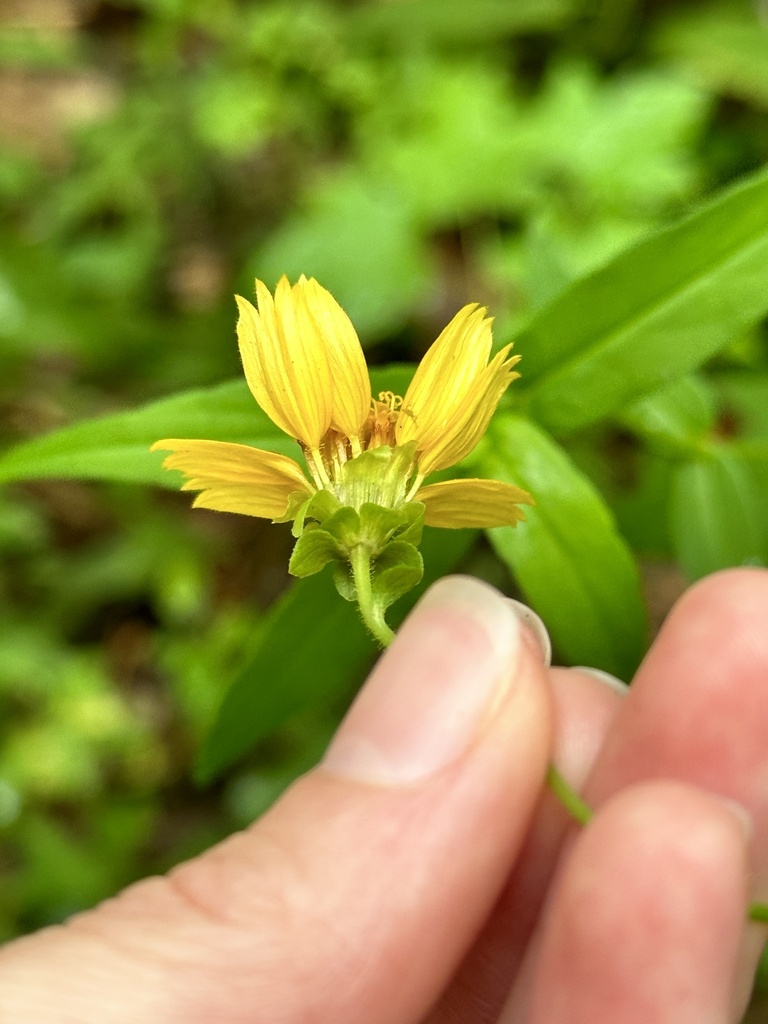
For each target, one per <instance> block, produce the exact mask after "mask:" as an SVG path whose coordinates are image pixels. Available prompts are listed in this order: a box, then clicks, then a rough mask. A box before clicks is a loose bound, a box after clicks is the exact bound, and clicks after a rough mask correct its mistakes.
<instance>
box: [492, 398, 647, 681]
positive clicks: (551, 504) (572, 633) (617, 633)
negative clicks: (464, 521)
mask: <svg viewBox="0 0 768 1024" xmlns="http://www.w3.org/2000/svg"><path fill="white" fill-rule="evenodd" d="M477 462H478V466H479V469H480V471H481V472H482V474H483V476H489V477H494V478H495V479H497V480H506V481H507V482H509V483H514V484H518V485H519V486H521V487H524V488H525V489H526V490H528V491H530V492H531V494H533V496H534V498H535V499H536V502H537V504H536V507H535V508H532V509H526V520H527V521H526V522H525V523H521V524H520V525H519V526H518V527H517V528H516V529H514V530H511V529H508V528H503V527H502V528H500V529H495V530H490V531H489V536H490V539H491V543H492V544H493V546H494V548H495V550H496V551H497V553H498V554H499V556H500V557H501V558H502V559H503V560H504V561H505V562H506V564H507V565H508V566H509V568H510V569H511V570H512V572H513V573H514V575H515V577H516V579H517V581H518V582H519V584H520V586H521V587H522V589H523V591H524V592H525V594H526V597H527V599H528V600H529V601H530V602H531V604H532V605H533V607H534V608H535V609H536V610H537V611H538V612H539V614H540V615H541V616H542V617H543V619H544V621H545V622H546V624H547V627H548V628H549V630H550V632H551V634H552V638H553V640H554V643H555V646H556V648H557V649H558V650H559V651H560V653H561V654H562V655H563V656H564V657H565V658H566V659H567V660H568V661H570V662H571V663H573V664H582V665H595V666H598V667H600V668H603V669H605V670H606V671H608V672H613V673H614V674H616V675H618V676H620V677H623V678H629V677H630V676H631V674H632V672H633V671H634V669H635V668H636V667H637V664H638V662H639V660H640V658H641V656H642V653H643V649H644V644H645V638H646V628H647V627H646V617H645V610H644V608H643V603H642V600H641V597H640V587H639V579H638V574H637V569H636V567H635V564H634V561H633V559H632V555H631V554H630V551H629V548H628V547H627V545H626V544H625V542H624V541H623V540H622V538H621V537H620V536H619V534H618V532H617V530H616V526H615V523H614V520H613V517H612V515H611V513H610V511H609V510H608V508H607V507H606V505H605V503H604V502H603V500H602V499H601V497H600V496H599V494H598V493H597V491H595V489H594V487H593V486H592V484H591V483H590V482H589V481H588V480H587V478H586V477H585V476H583V475H582V473H581V472H579V470H578V469H576V467H575V466H574V465H573V463H572V462H571V461H570V459H569V458H568V456H567V455H566V453H565V452H564V451H563V450H562V449H561V448H560V447H559V446H558V445H557V444H556V443H555V442H554V441H553V440H552V439H551V438H550V437H548V436H547V434H545V433H543V432H542V431H541V430H540V429H539V428H538V427H536V426H535V424H533V423H532V422H530V421H529V420H526V419H524V418H522V417H518V416H508V417H503V418H498V419H497V421H496V423H495V424H494V425H493V427H492V429H491V431H490V432H489V435H488V439H487V441H486V443H485V444H484V446H483V448H482V450H481V451H480V453H479V456H478V460H477Z"/></svg>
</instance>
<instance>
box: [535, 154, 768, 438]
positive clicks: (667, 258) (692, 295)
mask: <svg viewBox="0 0 768 1024" xmlns="http://www.w3.org/2000/svg"><path fill="white" fill-rule="evenodd" d="M767 264H768V173H766V172H761V173H760V174H757V175H755V176H753V177H752V178H750V179H748V180H747V181H745V182H743V183H742V184H740V185H738V186H737V187H736V188H733V189H730V190H728V191H727V192H725V193H724V194H723V195H721V196H718V198H716V199H715V200H714V201H712V202H711V203H708V204H707V205H705V206H704V207H702V208H701V209H700V210H698V211H697V212H696V213H694V214H693V215H691V216H690V217H687V218H686V219H685V220H683V221H681V222H680V223H678V224H676V225H674V226H673V227H671V228H668V229H667V230H665V231H661V232H659V233H658V234H655V235H653V236H652V237H651V238H648V239H647V240H645V241H643V242H641V243H640V244H638V245H636V246H634V247H633V248H631V249H630V250H628V251H627V252H625V253H622V254H621V255H620V256H618V257H617V258H616V259H614V260H613V261H612V262H611V263H609V264H608V265H607V266H605V267H603V268H602V269H601V270H598V271H596V272H595V273H593V274H590V275H589V276H587V277H585V278H582V279H580V280H579V281H576V282H575V283H574V284H573V285H571V286H570V287H569V288H567V289H566V291H565V292H563V293H562V295H560V296H559V297H558V298H557V299H555V300H554V301H553V302H552V303H550V305H548V306H547V307H546V308H544V309H543V310H541V311H540V312H539V313H538V314H537V315H536V316H535V317H534V318H533V320H532V321H531V322H530V324H529V325H528V327H527V328H526V329H525V330H523V331H522V332H521V333H520V334H519V335H518V337H517V339H516V343H517V350H518V351H519V352H520V353H521V354H523V355H524V356H525V378H524V379H525V383H526V385H527V389H528V395H527V397H528V403H529V411H530V412H531V414H532V415H533V416H534V417H535V418H537V419H538V420H540V421H541V422H542V423H543V424H544V425H546V426H548V427H549V428H551V429H553V430H556V431H563V432H564V431H568V430H574V429H576V428H578V427H581V426H584V425H586V424H588V423H592V422H594V421H596V420H599V419H601V418H603V417H605V416H608V415H610V414H612V413H616V412H618V411H619V410H621V409H622V407H624V406H625V405H626V404H627V403H628V402H631V401H632V400H634V399H637V398H640V397H641V396H643V395H645V394H647V393H648V392H649V391H652V390H654V388H658V387H660V386H662V385H664V384H665V383H669V382H671V381H673V380H674V379H675V378H676V377H679V376H681V375H682V374H684V373H686V372H688V371H689V370H692V369H694V368H695V367H697V366H699V365H700V364H701V363H702V362H704V361H705V360H706V359H708V358H709V357H710V356H712V355H713V354H714V353H715V352H717V351H718V349H720V348H722V347H723V346H724V345H725V344H727V343H728V342H729V341H730V340H731V339H732V338H733V337H734V336H735V335H736V334H737V333H738V332H739V331H740V330H743V329H744V328H745V327H747V326H748V325H750V324H752V323H754V322H755V321H756V320H758V319H759V318H760V317H761V316H762V315H764V313H765V312H766V310H767V309H768V288H767V287H766V272H765V268H766V265H767Z"/></svg>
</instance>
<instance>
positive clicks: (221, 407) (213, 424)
mask: <svg viewBox="0 0 768 1024" xmlns="http://www.w3.org/2000/svg"><path fill="white" fill-rule="evenodd" d="M163 437H202V438H212V439H214V440H217V441H239V442H242V443H247V444H253V445H256V446H258V447H268V448H274V449H276V450H277V449H281V450H284V451H286V453H287V454H289V453H290V451H291V449H292V450H293V451H294V452H295V450H296V446H295V445H293V444H292V443H291V442H290V441H289V440H288V439H287V438H286V437H285V435H284V434H282V433H281V432H280V431H279V430H278V429H277V427H276V426H275V425H274V424H273V423H272V421H271V420H270V419H269V418H268V417H267V416H266V414H265V413H263V412H262V411H261V409H259V407H258V406H257V405H256V403H255V402H254V400H253V398H252V397H251V394H250V392H249V391H248V388H247V386H246V384H245V381H241V380H235V381H231V382H228V383H226V384H220V385H218V386H216V387H213V388H200V389H196V390H194V391H187V392H184V393H183V394H181V395H174V396H172V397H171V398H164V399H161V400H160V401H159V402H152V403H151V404H150V405H147V406H144V407H143V408H141V409H133V410H130V411H128V412H121V413H115V414H114V415H112V416H104V417H101V418H99V419H94V420H87V421H85V422H84V423H75V424H73V425H72V426H70V427H64V428H63V429H61V430H57V431H55V432H54V433H52V434H46V435H44V436H43V437H36V438H33V439H32V440H31V441H25V442H24V443H22V444H20V445H17V446H16V447H15V448H12V449H11V450H10V451H8V452H5V453H4V454H3V455H2V456H0V482H7V481H11V480H28V479H34V478H38V477H79V478H82V479H85V480H130V481H134V482H137V483H153V484H162V485H165V486H166V487H178V485H179V482H180V479H181V477H180V476H179V475H178V474H177V473H169V472H167V471H166V470H163V469H162V468H161V464H162V461H163V458H164V457H165V456H164V455H163V453H161V452H150V451H149V446H150V445H151V444H152V443H153V442H154V441H158V440H160V439H161V438H163ZM285 442H288V445H289V447H288V448H285Z"/></svg>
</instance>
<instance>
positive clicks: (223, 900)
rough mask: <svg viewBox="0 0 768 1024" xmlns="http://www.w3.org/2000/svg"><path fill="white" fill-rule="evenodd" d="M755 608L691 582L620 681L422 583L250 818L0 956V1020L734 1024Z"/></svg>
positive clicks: (755, 589) (766, 860) (761, 634)
mask: <svg viewBox="0 0 768 1024" xmlns="http://www.w3.org/2000/svg"><path fill="white" fill-rule="evenodd" d="M767 618H768V572H764V571H761V570H749V569H744V570H733V571H729V572H726V573H722V574H719V575H718V576H715V577H711V578H709V579H708V580H705V581H703V582H702V583H700V584H698V585H697V586H696V587H694V588H693V589H692V590H691V591H689V593H688V594H687V595H686V596H685V597H684V598H683V600H682V601H681V602H680V604H679V605H678V607H677V608H676V609H675V610H674V611H673V613H672V614H671V616H670V618H669V619H668V621H667V623H666V625H665V627H664V629H663V630H662V632H661V634H660V636H659V637H658V639H657V641H656V642H655V644H654V646H653V648H652V650H651V652H650V653H649V655H648V657H647V658H646V660H645V662H644V663H643V665H642V667H641V669H640V671H639V672H638V675H637V678H636V680H635V683H634V686H633V688H632V690H631V692H630V693H629V694H627V695H622V694H621V693H620V691H619V690H618V689H616V688H613V687H612V686H610V685H605V683H604V682H602V681H600V680H599V679H598V678H596V677H595V676H593V675H591V674H588V673H585V672H582V671H579V670H575V669H569V670H565V669H548V668H547V667H546V666H545V665H544V663H543V658H542V656H541V651H540V649H539V647H538V646H537V644H536V642H535V640H534V639H533V636H532V634H531V633H529V632H528V630H527V629H521V628H520V626H519V620H518V618H517V617H516V616H515V614H514V613H513V611H512V606H511V604H510V603H509V602H508V601H506V600H505V599H504V598H502V597H501V596H500V595H498V594H497V593H496V592H495V591H493V590H491V588H489V587H486V586H485V585H483V584H480V583H478V582H476V581H471V580H466V579H462V578H453V579H449V580H444V581H442V582H441V583H439V584H437V585H436V586H435V587H434V588H433V589H432V590H431V591H430V593H429V594H428V595H427V597H426V598H425V599H423V600H422V602H421V604H420V605H419V606H418V608H417V609H416V610H415V611H414V612H413V614H412V615H411V617H410V619H409V620H408V621H407V622H406V624H405V625H404V626H403V627H402V629H401V631H400V633H399V635H398V637H397V638H396V640H395V642H394V643H393V645H392V647H391V649H390V650H389V651H387V652H386V653H385V654H384V655H382V657H381V659H380V661H379V663H378V665H377V666H376V668H375V669H374V672H373V673H372V675H371V678H370V679H369V681H368V683H367V684H366V686H365V687H364V689H363V691H362V692H361V695H360V697H359V698H358V700H357V701H356V703H355V704H354V705H353V708H352V709H351V711H350V713H349V714H348V716H347V718H346V720H345V722H344V723H343V724H342V726H341V728H340V730H339V732H338V734H337V736H336V738H335V740H334V741H333V743H332V745H331V747H330V750H329V752H328V754H327V755H326V758H325V759H324V762H323V763H322V764H321V765H320V766H319V767H318V768H316V769H315V770H314V771H313V772H311V773H309V774H308V775H307V776H305V777H304V778H302V779H300V780H299V781H298V782H297V783H296V784H295V785H294V786H293V787H292V789H291V790H290V791H289V792H288V793H287V794H286V795H285V796H284V797H283V798H282V799H281V800H280V801H279V802H278V803H277V804H276V805H275V806H274V807H273V808H272V809H271V810H270V811H269V812H268V813H267V814H266V815H265V816H264V817H263V818H262V819H261V820H260V821H259V822H257V823H256V824H255V825H254V826H252V827H251V828H250V829H248V830H247V831H245V832H243V833H240V834H238V835H235V836H233V837H231V838H230V839H229V840H227V841H226V842H224V843H222V844H220V845H219V846H217V847H215V848H214V849H212V850H210V851H209V852H208V853H206V854H205V855H203V856H201V857H198V858H196V859H194V860H192V861H189V862H187V863H186V864H183V865H181V866H179V867H178V868H176V869H175V870H174V871H172V872H171V873H170V875H169V876H168V877H167V878H162V879H158V878H155V879H148V880H146V881H144V882H141V883H138V884H137V885H135V886H133V887H132V888H130V889H129V890H127V891H126V892H125V893H123V894H122V895H120V896H118V897H117V898H116V899H114V900H111V901H109V902H107V903H105V904H103V905H102V906H100V907H98V908H97V909H95V910H93V911H89V912H87V913H84V914H82V915H79V916H78V917H76V918H74V919H72V920H71V921H70V922H69V923H68V924H66V925H63V926H57V927H54V928H50V929H47V930H45V931H43V932H40V933H38V934H36V935H33V936H30V937H28V938H26V939H22V940H19V941H17V942H14V943H11V944H9V945H8V946H6V947H5V948H4V949H3V950H2V951H0V1021H2V1024H21V1022H24V1024H91V1022H93V1024H138V1022H144V1021H146V1022H151V1024H182V1022H183V1024H213V1022H216V1024H246V1022H247V1024H255V1022H269V1024H273V1022H279V1024H308V1022H312V1024H361V1022H364V1024H459V1022H461V1024H491V1022H498V1024H559V1022H566V1021H567V1022H568V1024H603V1022H608V1021H610V1022H611V1024H635V1022H638V1024H639V1022H642V1024H648V1022H650V1021H652V1022H653V1024H666V1022H670V1024H672V1022H673V1021H674V1024H688V1022H690V1024H694V1022H695V1024H710V1022H712V1024H725V1022H728V1021H732V1020H736V1019H738V1016H739V1012H740V1010H741V1009H743V1007H744V1004H745V1001H746V997H747V994H748V991H749V982H750V979H751V975H752V973H753V971H754V966H755V963H756V960H757V957H758V955H759V950H760V946H761V943H762V939H763V936H764V931H763V929H762V928H760V927H758V926H756V925H753V924H748V923H747V922H746V912H747V905H748V902H749V900H750V899H760V898H763V899H764V898H765V895H766V892H767V891H768V786H767V785H766V781H767V779H768V735H767V734H766V726H765V723H766V721H767V720H768V714H767V713H766V712H768V631H767V630H766V629H765V622H766V619H767ZM553 757H554V759H555V760H556V762H557V763H558V765H559V766H560V768H561V770H562V771H563V773H564V774H565V776H566V777H567V778H568V779H569V781H570V782H571V783H572V784H573V785H575V786H576V787H577V788H579V787H581V786H582V784H584V787H585V795H586V797H587V799H588V800H589V802H590V803H591V804H592V805H593V806H595V807H596V808H597V810H596V813H595V815H594V818H593V819H592V821H591V822H590V823H589V825H588V826H587V827H586V828H584V829H583V830H577V829H575V828H574V827H573V826H571V825H570V824H569V822H568V820H567V817H566V815H565V814H564V812H563V810H562V808H561V807H559V805H557V803H556V801H555V800H554V798H553V797H552V795H551V794H549V793H548V792H547V791H546V790H544V788H543V781H544V777H545V773H546V768H547V764H548V762H549V760H550V759H551V758H553ZM722 797H725V798H727V801H733V802H734V804H731V803H729V802H727V801H723V799H722ZM735 804H738V805H740V808H743V809H744V810H741V809H739V808H737V807H735ZM747 820H751V828H750V827H745V822H746V821H747Z"/></svg>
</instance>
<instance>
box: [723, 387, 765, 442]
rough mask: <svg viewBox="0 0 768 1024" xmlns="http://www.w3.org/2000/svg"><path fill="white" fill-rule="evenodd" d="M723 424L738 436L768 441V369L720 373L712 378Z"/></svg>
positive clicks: (729, 432) (727, 431) (728, 432)
mask: <svg viewBox="0 0 768 1024" xmlns="http://www.w3.org/2000/svg"><path fill="white" fill-rule="evenodd" d="M710 379H711V381H712V384H713V385H714V389H715V391H716V393H717V397H718V400H719V404H720V411H721V416H722V420H723V423H722V427H723V429H724V431H725V432H726V433H727V434H728V435H733V436H735V437H737V438H744V439H754V440H760V439H763V440H766V441H768V373H754V372H752V373H750V372H749V371H744V370H740V371H737V372H734V373H718V374H715V375H713V376H712V377H711V378H710Z"/></svg>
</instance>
